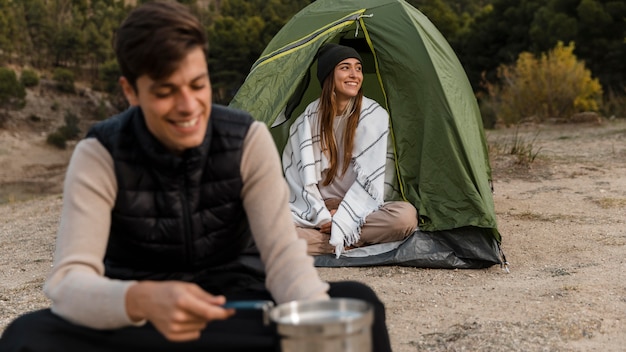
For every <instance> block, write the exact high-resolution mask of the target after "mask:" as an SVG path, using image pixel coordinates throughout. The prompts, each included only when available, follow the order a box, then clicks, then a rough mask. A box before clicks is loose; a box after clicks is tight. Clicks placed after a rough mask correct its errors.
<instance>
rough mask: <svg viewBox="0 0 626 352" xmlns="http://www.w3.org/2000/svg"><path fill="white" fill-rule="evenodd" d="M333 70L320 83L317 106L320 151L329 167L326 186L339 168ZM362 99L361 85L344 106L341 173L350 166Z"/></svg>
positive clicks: (324, 181)
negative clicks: (344, 123)
mask: <svg viewBox="0 0 626 352" xmlns="http://www.w3.org/2000/svg"><path fill="white" fill-rule="evenodd" d="M334 75H335V73H334V71H333V72H331V73H330V74H329V75H328V77H326V79H325V80H324V84H323V85H322V94H321V96H320V103H319V108H318V118H319V127H320V136H321V144H322V151H323V152H324V154H326V157H327V158H328V161H329V164H330V165H329V169H328V173H327V174H326V177H325V178H324V180H323V181H322V185H324V186H328V185H329V184H331V183H332V182H333V179H334V178H335V176H336V175H337V172H338V168H339V158H340V157H341V156H340V155H338V153H339V152H338V149H337V143H336V140H335V130H334V128H333V127H334V123H333V122H334V120H335V117H336V116H337V115H338V111H337V110H338V107H337V100H336V96H335V80H334ZM362 101H363V87H361V88H360V89H359V92H358V93H357V95H356V97H353V98H352V99H351V101H350V102H349V103H348V105H347V106H346V109H345V111H344V112H343V115H344V116H345V115H349V116H348V123H347V125H346V129H345V131H344V135H343V147H344V148H343V149H344V150H345V154H344V155H343V168H342V170H341V174H344V173H345V172H346V170H348V167H349V166H350V161H351V160H352V148H353V147H354V139H355V134H356V127H357V125H358V124H359V115H360V114H361V102H362Z"/></svg>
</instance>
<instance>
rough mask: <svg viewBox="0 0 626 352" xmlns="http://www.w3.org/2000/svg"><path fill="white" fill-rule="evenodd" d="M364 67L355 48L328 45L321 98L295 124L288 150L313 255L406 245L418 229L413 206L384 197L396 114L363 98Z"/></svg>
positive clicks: (301, 227)
mask: <svg viewBox="0 0 626 352" xmlns="http://www.w3.org/2000/svg"><path fill="white" fill-rule="evenodd" d="M362 67H363V66H362V60H361V57H360V55H359V54H358V52H357V51H356V50H354V49H353V48H351V47H348V46H343V45H338V44H326V45H324V46H322V47H321V48H320V50H319V52H318V69H317V78H318V79H319V81H320V84H321V85H322V93H321V96H320V98H319V99H317V100H315V101H313V102H312V103H310V104H309V105H308V106H307V108H306V109H305V111H304V112H303V113H302V115H300V116H299V117H298V118H297V119H296V121H295V122H294V123H293V125H292V126H291V128H290V133H289V140H288V142H287V145H286V147H285V150H284V152H283V171H284V173H285V178H286V179H287V183H288V184H289V187H290V191H291V199H290V206H291V213H292V215H293V218H294V221H295V223H296V225H297V232H298V236H300V237H301V238H304V239H305V240H306V241H307V243H308V253H309V254H311V255H319V254H328V253H335V255H336V256H337V257H339V256H340V255H341V253H342V252H343V251H344V250H345V249H346V248H352V247H362V246H367V245H371V244H378V243H385V242H394V241H400V240H403V239H404V238H406V237H407V236H409V235H410V234H411V233H413V231H415V229H416V228H417V211H416V209H415V207H413V205H411V204H410V203H408V202H404V201H390V202H385V201H384V199H383V198H384V197H383V196H384V188H385V172H386V170H385V169H386V167H385V166H386V160H387V137H388V134H389V115H388V114H387V111H386V110H385V109H384V108H383V107H382V106H380V105H379V104H378V103H377V102H376V101H374V100H372V99H369V98H367V97H364V96H363V91H362V83H363V69H362ZM390 172H392V171H391V170H390Z"/></svg>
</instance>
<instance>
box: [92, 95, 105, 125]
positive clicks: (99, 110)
mask: <svg viewBox="0 0 626 352" xmlns="http://www.w3.org/2000/svg"><path fill="white" fill-rule="evenodd" d="M95 115H96V116H94V118H95V119H96V120H98V121H102V120H104V119H106V118H107V117H108V114H107V106H106V104H105V103H104V101H102V100H100V103H99V104H98V107H96V111H95Z"/></svg>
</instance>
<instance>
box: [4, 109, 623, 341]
mask: <svg viewBox="0 0 626 352" xmlns="http://www.w3.org/2000/svg"><path fill="white" fill-rule="evenodd" d="M9 127H11V126H9ZM487 137H488V141H489V144H490V150H491V159H492V167H493V176H494V177H493V178H494V189H495V193H494V200H495V207H496V213H497V219H498V226H499V230H500V232H501V233H502V236H503V242H502V247H503V250H504V253H505V255H506V257H507V260H508V261H509V262H510V266H509V269H510V272H509V273H507V272H505V271H504V270H503V269H502V268H501V267H499V266H494V267H491V268H489V269H484V270H433V269H421V268H412V267H393V266H390V267H364V268H320V269H319V271H320V274H321V276H322V277H323V278H325V279H327V280H343V279H351V280H360V281H363V282H366V283H368V284H370V285H371V286H372V287H373V288H374V289H375V290H376V291H377V292H378V294H379V295H380V297H381V298H382V300H383V301H384V302H385V304H386V307H387V314H388V315H387V323H388V327H389V331H390V334H391V340H392V344H393V348H394V351H398V352H404V351H407V352H408V351H624V350H626V347H625V346H626V274H625V272H626V260H625V259H624V257H625V254H626V120H625V119H615V120H605V121H604V122H603V123H601V124H590V123H586V124H544V125H528V126H524V127H521V128H520V129H519V130H517V129H515V128H506V129H499V130H494V131H488V132H487ZM514 145H518V146H522V147H525V148H526V149H527V154H526V156H527V158H528V157H529V156H534V155H535V153H537V154H536V158H535V159H534V161H533V162H532V163H530V164H527V163H524V162H522V163H519V160H518V157H516V156H514V155H510V154H508V153H507V150H510V148H511V147H512V146H514ZM70 152H71V150H67V151H58V150H57V149H55V148H53V147H50V146H47V145H46V144H45V136H44V134H42V133H41V131H38V130H36V129H31V130H20V131H17V130H15V129H12V128H5V129H0V332H1V331H2V330H3V329H4V328H5V327H6V325H7V324H8V323H9V322H10V321H11V320H12V319H13V318H15V317H16V316H18V315H19V314H22V313H24V312H27V311H30V310H33V309H37V308H41V307H46V306H47V305H48V304H49V302H48V301H47V299H46V298H45V297H44V296H43V294H42V292H41V286H42V284H43V282H44V279H45V277H46V275H47V273H48V270H49V269H50V265H51V262H52V252H53V250H54V239H55V231H56V227H57V224H58V217H59V213H60V207H61V195H60V193H59V192H60V190H61V182H62V179H63V172H64V169H65V166H66V164H67V162H68V159H69V156H70ZM522 159H524V158H522ZM522 161H523V160H522ZM38 192H44V193H46V194H47V195H37V193H38Z"/></svg>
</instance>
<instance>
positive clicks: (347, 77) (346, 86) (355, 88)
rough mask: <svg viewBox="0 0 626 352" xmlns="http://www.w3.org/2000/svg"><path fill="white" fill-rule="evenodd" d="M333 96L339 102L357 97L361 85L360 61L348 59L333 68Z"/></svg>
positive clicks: (361, 67)
mask: <svg viewBox="0 0 626 352" xmlns="http://www.w3.org/2000/svg"><path fill="white" fill-rule="evenodd" d="M334 80H335V94H336V95H337V99H339V100H347V99H350V98H353V97H355V96H357V94H358V92H359V90H360V89H361V85H362V84H363V66H362V65H361V61H359V60H358V59H355V58H348V59H345V60H343V61H341V62H340V63H338V64H337V66H335V71H334Z"/></svg>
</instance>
